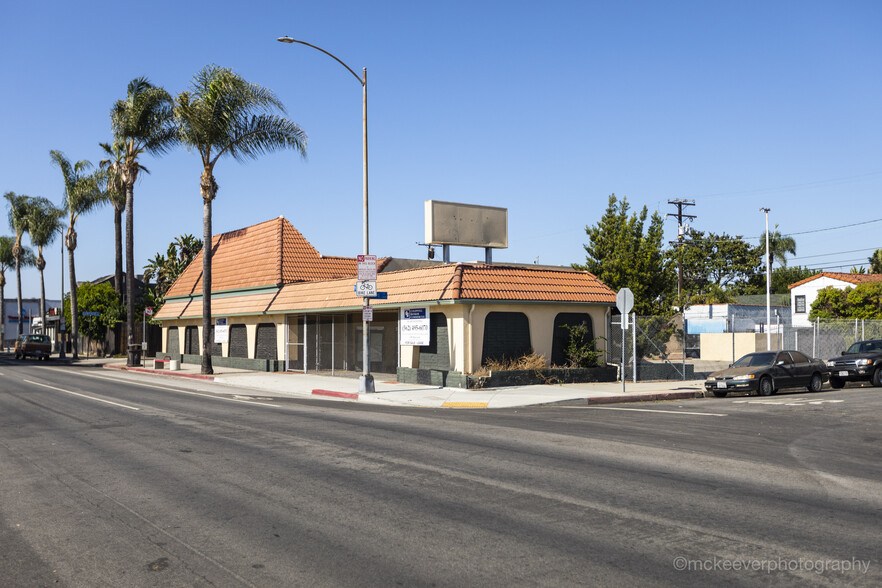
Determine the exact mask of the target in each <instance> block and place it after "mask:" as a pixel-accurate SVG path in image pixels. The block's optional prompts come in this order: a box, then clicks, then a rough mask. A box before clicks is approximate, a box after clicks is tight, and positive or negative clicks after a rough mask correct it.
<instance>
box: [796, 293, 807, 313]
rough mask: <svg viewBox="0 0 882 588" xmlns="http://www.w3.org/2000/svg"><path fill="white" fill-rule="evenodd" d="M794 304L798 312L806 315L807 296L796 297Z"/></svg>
mask: <svg viewBox="0 0 882 588" xmlns="http://www.w3.org/2000/svg"><path fill="white" fill-rule="evenodd" d="M793 302H794V304H795V305H796V312H797V313H798V314H805V296H794V297H793Z"/></svg>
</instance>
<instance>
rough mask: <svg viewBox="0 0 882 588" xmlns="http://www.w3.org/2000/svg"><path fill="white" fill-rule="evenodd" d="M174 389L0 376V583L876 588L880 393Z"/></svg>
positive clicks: (122, 379)
mask: <svg viewBox="0 0 882 588" xmlns="http://www.w3.org/2000/svg"><path fill="white" fill-rule="evenodd" d="M195 386H196V384H194V383H191V382H188V381H177V380H175V381H172V382H166V381H165V380H164V379H158V378H156V377H149V376H138V375H132V374H121V373H117V372H111V371H108V370H100V369H94V368H77V367H69V366H62V365H53V364H52V363H51V362H50V363H48V364H47V363H39V362H36V361H27V362H20V361H19V362H15V361H11V360H5V359H3V360H0V577H2V578H3V581H2V584H3V585H4V586H28V587H30V586H88V587H93V586H353V585H364V586H389V585H402V586H433V585H435V586H481V585H483V586H571V585H572V586H576V585H578V586H583V585H595V586H708V585H714V586H724V585H732V586H756V585H775V586H780V585H785V586H787V585H791V586H807V585H819V586H827V585H835V586H841V585H854V586H878V585H880V584H882V557H880V556H882V466H880V464H882V417H880V407H882V390H880V389H873V388H846V389H845V390H837V391H825V392H822V393H818V394H803V393H797V394H781V395H777V396H772V397H769V398H762V399H761V398H758V397H740V398H739V397H730V398H725V399H715V398H711V399H698V400H690V401H678V402H664V403H640V404H628V405H619V406H602V407H576V406H571V407H537V408H527V409H518V410H450V409H412V408H400V409H399V408H387V407H380V406H376V405H359V404H356V403H338V402H328V401H316V400H291V399H259V398H258V399H248V398H246V397H235V396H230V395H229V394H227V395H225V396H218V395H215V394H212V390H213V388H212V386H210V385H202V384H200V385H199V386H198V389H199V390H200V391H197V390H196V388H194V387H195ZM218 389H219V388H218ZM228 391H229V390H227V392H228Z"/></svg>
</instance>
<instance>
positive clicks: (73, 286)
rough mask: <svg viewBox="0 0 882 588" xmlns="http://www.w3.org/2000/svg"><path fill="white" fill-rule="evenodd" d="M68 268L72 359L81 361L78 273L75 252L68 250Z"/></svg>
mask: <svg viewBox="0 0 882 588" xmlns="http://www.w3.org/2000/svg"><path fill="white" fill-rule="evenodd" d="M67 266H68V268H70V350H71V359H75V360H76V359H79V356H78V355H77V347H78V345H77V340H78V338H79V336H80V325H79V321H78V320H77V311H78V310H79V308H78V307H77V272H76V268H75V267H74V250H73V249H71V248H70V247H68V248H67Z"/></svg>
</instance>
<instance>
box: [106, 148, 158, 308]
mask: <svg viewBox="0 0 882 588" xmlns="http://www.w3.org/2000/svg"><path fill="white" fill-rule="evenodd" d="M98 146H99V147H101V149H103V150H104V152H105V153H106V154H107V155H108V156H109V158H108V159H102V160H101V161H100V162H98V168H99V169H101V170H102V171H103V172H104V173H105V174H107V186H106V189H107V197H108V199H109V200H110V203H111V204H112V205H113V237H114V239H113V246H114V252H115V254H116V255H115V263H114V266H113V270H114V271H113V278H114V284H113V288H114V290H116V294H117V295H118V296H119V299H120V300H122V299H123V277H122V274H123V240H122V217H123V213H124V212H125V211H126V186H125V182H124V181H123V177H124V176H123V164H124V163H125V143H123V142H122V141H120V140H118V139H116V140H114V141H113V143H112V144H110V143H98ZM142 171H147V170H142Z"/></svg>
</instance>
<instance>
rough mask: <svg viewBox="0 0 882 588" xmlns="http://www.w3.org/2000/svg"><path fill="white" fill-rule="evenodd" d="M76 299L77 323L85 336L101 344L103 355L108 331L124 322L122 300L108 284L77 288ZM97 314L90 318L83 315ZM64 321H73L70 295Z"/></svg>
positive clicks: (66, 300)
mask: <svg viewBox="0 0 882 588" xmlns="http://www.w3.org/2000/svg"><path fill="white" fill-rule="evenodd" d="M76 292H77V293H76V298H77V300H78V301H79V302H78V308H77V315H78V317H77V323H78V324H79V325H80V331H81V332H82V334H83V335H85V336H86V337H88V338H89V339H92V340H93V341H99V342H101V352H102V354H103V353H104V351H106V349H105V343H106V339H107V329H112V328H113V327H115V326H116V325H117V324H119V323H120V322H121V321H122V315H123V307H122V300H120V297H119V294H117V293H116V290H115V289H114V288H112V287H111V286H110V284H108V283H107V282H104V283H102V284H90V283H89V282H85V283H83V284H80V285H79V286H77V290H76ZM86 312H88V313H95V312H97V313H98V314H97V315H92V314H90V315H89V316H86V315H84V314H83V313H86ZM64 319H65V321H67V322H71V321H72V320H73V316H72V315H71V312H70V295H69V294H68V295H65V297H64Z"/></svg>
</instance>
